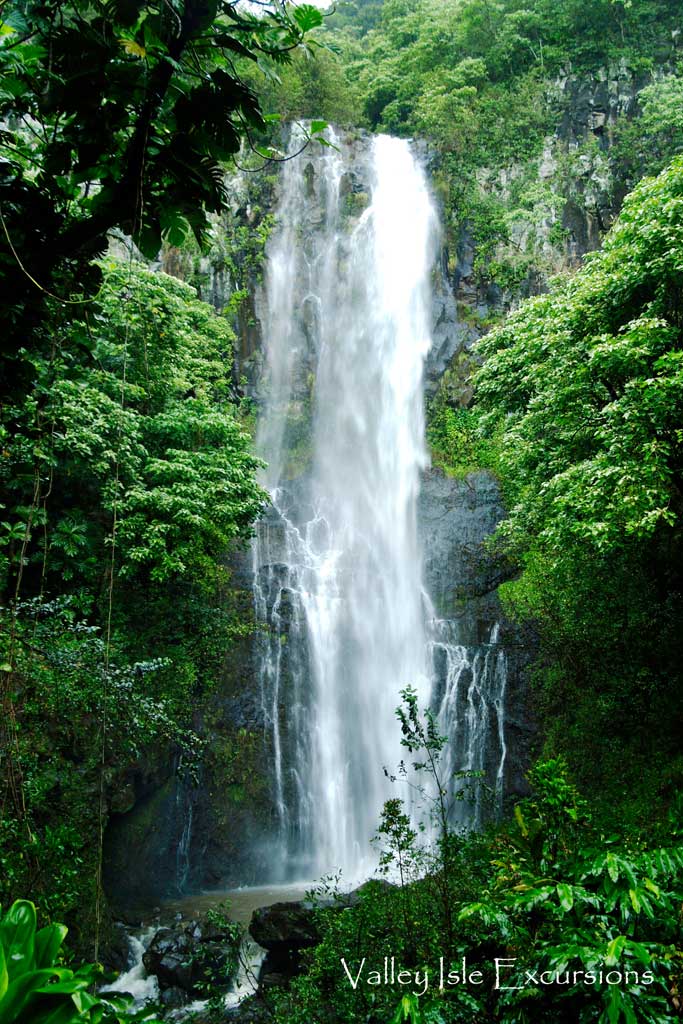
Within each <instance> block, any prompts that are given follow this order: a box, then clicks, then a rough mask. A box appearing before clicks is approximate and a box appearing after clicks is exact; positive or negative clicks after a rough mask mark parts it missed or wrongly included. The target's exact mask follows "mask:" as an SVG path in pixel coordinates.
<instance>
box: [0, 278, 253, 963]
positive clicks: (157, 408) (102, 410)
mask: <svg viewBox="0 0 683 1024" xmlns="http://www.w3.org/2000/svg"><path fill="white" fill-rule="evenodd" d="M102 269H103V275H104V277H103V285H102V288H101V291H100V295H99V298H98V303H97V306H96V307H95V308H93V309H92V310H91V311H90V314H89V316H88V319H87V321H85V322H80V321H76V320H73V319H70V318H67V319H64V318H60V317H59V316H57V315H55V317H54V322H53V338H52V350H51V353H50V357H49V358H46V359H43V358H41V357H38V356H34V357H33V359H32V367H33V373H34V379H35V385H36V386H35V390H34V393H33V395H31V396H29V397H26V398H25V399H24V400H23V401H21V396H20V395H18V396H17V397H16V399H15V401H14V402H13V403H12V404H11V405H9V406H6V407H5V408H4V409H3V423H4V424H5V439H4V442H3V449H4V458H3V459H2V462H1V463H0V475H1V477H2V484H3V492H4V495H5V501H6V508H5V510H4V513H3V518H4V519H5V528H4V533H3V539H2V547H1V548H0V554H1V555H2V558H3V572H2V586H3V591H4V595H5V601H4V603H5V605H6V607H5V608H4V609H3V611H2V625H3V629H2V641H1V645H2V646H1V653H0V663H2V664H4V666H5V669H6V671H5V672H3V677H2V682H3V701H4V708H5V716H4V721H3V723H2V727H3V746H4V749H5V751H6V752H7V755H8V756H7V759H6V760H5V762H4V764H3V773H4V779H3V783H4V791H5V793H6V799H7V804H6V813H5V817H4V821H3V825H2V828H3V844H2V854H0V860H1V862H2V872H1V874H2V878H1V881H0V893H1V894H2V899H3V901H5V902H6V901H7V900H10V899H11V898H13V897H15V896H17V895H19V894H20V893H22V892H31V893H33V894H35V895H36V896H39V897H40V902H41V905H42V906H43V908H44V910H45V911H46V912H47V913H49V914H57V915H59V916H61V918H62V919H66V920H68V921H69V922H71V921H73V924H74V927H73V929H72V937H73V939H74V940H75V941H76V943H78V944H82V943H84V942H85V941H86V939H87V937H88V932H89V931H90V930H91V929H92V928H93V924H94V922H93V917H92V914H93V908H94V897H95V891H96V885H95V878H96V875H97V844H98V841H99V838H98V837H99V823H100V820H102V824H103V825H104V824H105V822H106V817H107V814H108V811H109V808H110V807H112V806H113V807H114V808H116V807H117V806H118V807H120V805H119V804H118V803H117V801H118V799H119V796H118V794H119V792H120V791H123V792H124V793H125V792H126V790H127V789H130V783H129V782H128V780H127V779H126V776H125V773H126V770H127V769H129V768H130V767H131V766H133V765H136V764H138V765H140V764H147V765H148V768H147V770H150V768H151V766H153V765H154V764H155V762H157V761H161V763H162V764H163V763H164V762H168V761H169V760H170V759H172V752H174V751H175V753H176V754H178V755H182V756H181V757H180V761H181V763H182V764H183V766H184V770H185V771H189V772H190V773H192V772H193V771H195V770H196V765H197V760H198V758H199V756H200V754H201V753H202V744H201V743H200V741H199V739H198V737H197V736H196V735H195V733H194V731H193V729H192V720H193V715H194V714H195V712H196V709H197V707H198V706H199V705H200V703H201V701H202V700H204V699H205V698H206V697H207V695H208V694H209V693H210V692H211V690H212V688H213V687H214V686H215V683H216V681H217V680H218V679H219V678H220V674H221V672H222V667H223V660H224V657H225V652H226V649H228V647H229V646H230V644H231V643H232V641H233V639H234V638H235V637H236V636H240V635H242V634H243V633H244V631H245V628H246V627H245V624H244V622H243V621H242V618H241V616H240V615H239V614H238V613H236V610H235V608H234V602H233V599H232V597H231V592H230V589H229V573H228V571H227V568H226V556H227V552H228V550H229V547H230V545H231V544H233V543H235V542H238V541H240V540H241V539H245V538H247V537H248V536H249V533H250V526H251V523H252V521H253V520H254V518H255V517H256V516H257V515H258V513H259V511H260V509H261V507H262V504H263V501H264V494H263V492H262V491H261V489H260V488H259V487H258V486H257V484H256V482H255V479H254V476H255V472H256V470H257V468H258V465H259V463H258V461H257V460H256V459H255V458H254V457H253V455H252V454H251V452H250V439H249V437H248V436H247V435H246V434H245V432H244V431H243V429H242V427H241V426H240V422H239V420H240V410H239V406H238V400H237V398H236V395H235V388H234V383H233V380H232V347H233V343H234V335H233V332H232V330H231V329H230V327H229V325H228V322H227V320H225V319H224V318H221V317H218V316H217V315H216V314H215V313H214V312H213V310H212V309H211V308H210V307H208V306H206V305H205V304H204V303H201V302H199V301H198V300H197V299H196V297H195V293H194V291H193V289H191V288H190V287H188V286H187V285H185V284H182V283H181V282H180V281H177V280H175V279H173V278H171V277H168V276H166V275H164V274H160V273H159V274H154V273H152V272H150V271H149V270H147V269H145V268H143V267H141V266H139V265H137V264H134V263H131V262H130V261H129V262H127V263H124V262H117V261H115V260H112V259H109V260H107V261H105V262H104V263H103V268H102ZM19 584H20V587H19ZM17 594H18V595H19V598H20V599H19V600H18V601H17V600H15V595H17ZM134 799H135V794H134V793H131V794H130V795H129V796H127V797H126V800H128V801H134ZM125 807H126V805H125V802H124V809H125ZM120 809H121V808H120Z"/></svg>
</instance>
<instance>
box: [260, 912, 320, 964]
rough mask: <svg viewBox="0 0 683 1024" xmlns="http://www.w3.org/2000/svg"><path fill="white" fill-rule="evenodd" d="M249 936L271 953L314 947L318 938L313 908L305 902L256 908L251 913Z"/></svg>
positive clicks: (318, 940)
mask: <svg viewBox="0 0 683 1024" xmlns="http://www.w3.org/2000/svg"><path fill="white" fill-rule="evenodd" d="M249 934H250V935H251V937H252V938H253V940H254V942H258V944H259V946H263V948H264V949H267V950H268V951H269V952H273V953H275V952H277V953H285V952H294V951H298V950H301V949H306V948H308V947H309V946H316V945H317V944H318V943H319V942H320V939H321V935H320V931H319V930H318V927H317V924H316V907H315V906H314V905H313V904H312V903H309V902H308V901H305V900H298V901H297V902H295V903H273V904H272V905H271V906H269V907H259V909H258V910H255V911H254V913H253V914H252V917H251V922H250V924H249Z"/></svg>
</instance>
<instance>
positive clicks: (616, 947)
mask: <svg viewBox="0 0 683 1024" xmlns="http://www.w3.org/2000/svg"><path fill="white" fill-rule="evenodd" d="M625 945H626V936H625V935H617V937H616V939H612V941H611V942H610V943H609V945H608V946H607V955H606V957H605V963H606V964H607V965H608V966H609V967H613V966H614V965H615V964H616V963H618V962H619V960H620V959H621V954H622V952H623V949H624V946H625Z"/></svg>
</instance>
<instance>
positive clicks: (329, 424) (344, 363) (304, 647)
mask: <svg viewBox="0 0 683 1024" xmlns="http://www.w3.org/2000/svg"><path fill="white" fill-rule="evenodd" d="M334 141H337V142H338V141H339V140H334ZM292 145H293V147H296V145H297V140H296V139H293V141H292ZM339 145H340V148H341V151H340V152H335V151H334V150H326V151H323V152H322V153H317V154H310V155H309V154H307V155H306V156H304V157H300V158H298V159H296V160H292V161H290V162H289V163H286V164H285V165H284V167H283V173H282V179H281V199H280V203H279V207H278V209H277V214H276V217H277V224H278V229H277V231H276V232H275V234H274V236H273V238H272V239H271V241H270V243H269V248H268V260H267V270H266V284H265V297H264V301H263V303H262V308H261V321H262V330H263V339H264V348H265V353H266V366H265V368H264V382H265V384H264V392H265V401H264V403H263V407H262V411H261V417H260V421H259V430H258V436H257V443H258V449H259V454H261V455H262V456H263V458H264V459H265V460H266V461H267V463H268V469H267V471H266V473H265V475H264V484H265V486H267V488H268V489H269V491H270V493H271V496H272V501H273V506H274V508H273V510H272V511H271V512H270V513H269V515H268V516H266V517H265V518H264V520H263V521H262V522H261V523H260V524H259V525H258V528H257V537H256V540H255V542H254V546H253V555H254V597H255V611H256V616H257V619H258V620H259V621H260V622H261V623H263V624H265V626H266V628H265V629H264V631H263V633H262V635H261V637H260V641H259V649H258V658H257V660H258V671H259V676H260V683H261V695H262V707H263V715H264V720H265V723H266V727H267V730H268V735H269V737H270V748H271V755H272V777H273V785H274V798H275V799H274V803H275V808H276V813H277V819H278V820H277V830H278V834H279V845H278V847H277V851H276V853H275V855H274V856H272V857H271V863H272V864H273V871H274V877H277V876H278V875H279V877H281V878H288V877H289V878H291V877H315V876H318V875H320V874H323V873H326V872H332V871H335V870H336V869H339V868H341V870H342V873H343V876H344V877H345V878H346V880H347V881H348V880H353V879H358V878H361V877H363V876H367V874H368V873H369V872H370V871H371V870H372V868H373V866H374V863H373V860H372V857H371V856H370V846H369V839H370V837H371V836H372V835H373V834H374V832H375V831H376V828H377V824H378V820H379V814H380V811H381V807H382V804H383V803H384V801H385V800H386V799H388V798H389V797H391V796H397V795H398V796H403V797H404V798H406V799H407V800H409V799H410V792H409V788H408V786H407V783H406V782H405V781H403V782H402V783H401V782H399V783H398V785H397V784H396V783H393V784H392V782H391V781H390V779H389V778H388V777H387V774H386V773H385V772H384V771H383V768H384V767H386V768H387V769H388V771H389V772H390V773H391V772H395V769H396V764H397V762H398V760H399V759H400V758H401V756H402V754H403V753H404V751H403V750H402V748H401V745H400V738H401V737H400V730H399V727H398V723H397V721H396V717H395V709H396V707H397V705H398V704H399V702H400V696H399V694H400V691H401V690H402V689H403V688H404V687H406V686H408V685H411V686H413V687H415V688H416V689H417V691H418V696H419V700H420V703H421V704H422V705H423V706H424V705H426V704H428V703H429V702H430V701H432V702H433V701H434V695H435V694H436V692H437V689H438V687H437V684H436V680H435V678H434V673H433V667H432V663H433V656H434V651H435V648H436V647H439V648H440V649H441V650H442V652H444V653H446V658H447V662H448V668H447V675H448V678H447V679H446V680H445V681H442V682H441V684H440V687H441V689H442V690H444V695H443V698H442V700H441V707H440V708H435V710H438V722H439V725H440V727H441V728H443V729H444V730H447V734H448V736H449V739H450V740H451V742H450V743H449V746H448V749H447V752H446V754H445V760H444V765H445V771H446V773H447V774H448V775H450V774H451V773H452V772H454V771H457V770H471V771H475V770H478V769H482V770H485V769H487V767H489V775H490V766H487V764H486V761H487V756H488V753H489V752H490V746H491V744H490V742H489V740H490V724H491V721H493V719H496V715H497V712H495V711H494V713H493V714H490V713H489V712H490V708H491V707H495V701H496V700H497V701H499V704H500V708H501V712H500V715H499V716H498V718H497V719H496V720H497V721H498V722H499V723H500V728H501V730H502V702H503V701H504V696H505V693H504V661H503V662H500V660H499V659H498V656H497V654H495V653H491V652H493V651H494V647H495V645H496V644H497V636H496V637H495V638H493V641H492V642H493V646H492V647H491V652H489V653H488V654H486V653H482V652H481V651H479V652H478V653H477V652H476V651H475V650H474V649H469V648H465V647H463V646H462V644H461V643H460V642H459V639H458V633H457V629H456V628H455V626H453V624H451V623H448V624H444V625H443V626H438V625H435V623H434V622H433V621H431V620H432V617H433V612H432V611H431V605H430V603H429V601H428V599H427V601H425V600H424V599H423V580H422V553H421V550H420V544H419V540H418V528H417V499H418V494H419V487H420V473H421V470H422V469H423V468H424V467H425V466H426V465H427V462H428V459H427V454H426V449H425V441H424V414H423V400H422V374H423V364H424V360H425V357H426V355H427V353H428V351H429V347H430V272H431V268H432V266H433V263H434V258H435V252H436V248H435V244H434V241H435V236H436V229H437V223H436V217H435V213H434V209H433V205H432V201H431V198H430V195H429V190H428V187H427V182H426V178H425V174H424V172H423V170H422V168H421V166H420V164H419V162H418V161H417V159H416V158H415V156H414V154H413V152H412V150H411V146H410V144H409V143H408V142H406V141H405V140H399V139H393V138H388V137H386V136H379V137H375V138H374V139H373V140H372V141H369V140H368V141H367V142H365V143H363V144H361V145H360V146H358V145H356V147H355V149H354V148H353V144H351V147H350V148H347V147H346V146H344V145H343V144H342V143H339ZM354 176H355V177H354ZM354 189H355V190H356V191H357V192H359V191H361V189H362V190H363V191H364V192H366V193H367V196H366V199H365V200H364V198H363V196H360V195H356V196H355V197H354V195H351V194H350V193H351V192H352V190H354ZM364 201H365V202H366V208H365V209H364V210H363V209H362V206H363V203H364ZM359 208H360V209H359ZM307 437H308V438H311V437H312V441H310V442H308V447H307V442H306V438H307ZM451 626H452V627H453V628H451ZM465 663H466V664H467V666H468V672H469V678H471V679H474V683H473V684H472V686H470V689H469V691H468V693H467V695H466V700H465V713H464V716H463V701H462V699H461V698H462V690H463V685H464V684H462V679H463V678H464V677H463V671H462V667H463V666H464V665H465ZM499 665H502V666H503V667H502V668H500V669H497V668H495V666H499ZM458 666H460V667H458ZM497 673H498V675H497ZM500 673H502V676H501V678H502V680H503V681H502V683H501V682H500V679H499V678H498V677H499V676H500ZM490 684H493V685H494V688H495V687H497V690H496V695H495V696H492V695H491V694H489V693H488V690H489V688H490ZM492 701H493V704H492ZM484 712H485V713H486V716H488V717H486V720H485V721H484V718H483V717H482V716H483V715H484ZM456 733H457V734H458V736H457V737H456V736H455V734H456ZM500 742H501V744H502V746H501V750H500V751H499V753H498V755H497V757H498V765H499V767H498V769H497V775H496V780H497V779H498V777H499V778H500V787H501V795H502V780H503V770H504V763H505V750H504V737H503V736H502V732H501V734H500ZM457 788H458V786H457V785H456V789H457ZM495 788H498V782H497V781H496V784H495ZM480 810H481V809H480V808H479V807H478V806H477V807H476V808H475V809H474V813H473V814H471V815H470V819H471V823H473V822H474V823H476V821H477V820H479V818H480ZM470 811H471V808H470ZM456 817H459V815H458V816H456Z"/></svg>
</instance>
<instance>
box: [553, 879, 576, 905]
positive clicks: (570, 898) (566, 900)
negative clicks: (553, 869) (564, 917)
mask: <svg viewBox="0 0 683 1024" xmlns="http://www.w3.org/2000/svg"><path fill="white" fill-rule="evenodd" d="M557 895H558V896H559V897H560V906H561V907H562V909H563V910H571V909H572V907H573V906H574V893H573V892H572V887H571V886H570V885H566V884H565V883H564V882H560V883H559V884H558V886H557Z"/></svg>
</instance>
